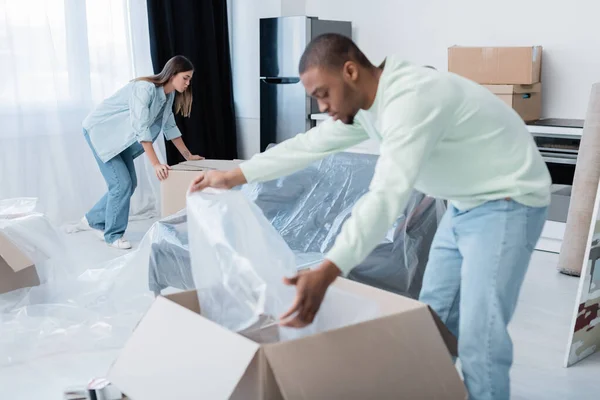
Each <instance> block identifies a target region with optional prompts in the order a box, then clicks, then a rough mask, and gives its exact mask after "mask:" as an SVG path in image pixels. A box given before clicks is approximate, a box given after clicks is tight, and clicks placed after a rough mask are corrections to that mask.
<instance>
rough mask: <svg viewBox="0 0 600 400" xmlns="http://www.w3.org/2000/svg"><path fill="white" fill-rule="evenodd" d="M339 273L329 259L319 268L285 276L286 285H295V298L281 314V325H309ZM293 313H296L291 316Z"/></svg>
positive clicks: (298, 326) (296, 326)
mask: <svg viewBox="0 0 600 400" xmlns="http://www.w3.org/2000/svg"><path fill="white" fill-rule="evenodd" d="M340 274H341V271H340V269H339V268H338V267H337V266H336V265H335V264H334V263H332V262H331V261H329V260H325V261H324V262H323V263H322V264H321V265H320V266H319V268H317V269H315V270H312V271H306V272H304V271H303V272H301V273H298V275H296V276H295V277H293V278H285V279H284V283H285V284H286V285H295V286H296V299H295V300H294V304H293V305H292V307H291V308H290V309H289V310H288V311H287V312H286V313H285V314H283V315H282V316H281V318H280V319H281V325H282V326H287V327H293V328H302V327H305V326H307V325H310V324H311V323H312V322H313V321H314V319H315V316H316V315H317V312H318V311H319V308H320V307H321V303H322V302H323V298H324V297H325V293H326V292H327V288H328V287H329V286H330V285H331V284H332V283H333V282H334V281H335V279H336V278H337V277H338V276H339V275H340ZM294 313H296V315H295V316H294V317H293V318H291V319H287V318H289V317H291V316H292V315H293V314H294Z"/></svg>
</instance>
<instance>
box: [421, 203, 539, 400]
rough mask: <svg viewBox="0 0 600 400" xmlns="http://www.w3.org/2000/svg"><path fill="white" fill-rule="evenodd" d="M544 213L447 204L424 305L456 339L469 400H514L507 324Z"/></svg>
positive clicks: (504, 206) (521, 207)
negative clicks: (468, 208) (510, 375)
mask: <svg viewBox="0 0 600 400" xmlns="http://www.w3.org/2000/svg"><path fill="white" fill-rule="evenodd" d="M546 214H547V208H546V207H543V208H532V207H527V206H524V205H522V204H519V203H517V202H515V201H512V200H499V201H492V202H488V203H485V204H483V205H481V206H479V207H476V208H474V209H471V210H468V211H459V210H458V209H456V208H455V207H453V206H452V205H449V207H448V210H447V211H446V214H445V215H444V217H443V218H442V221H441V222H440V226H439V227H438V230H437V233H436V236H435V239H434V240H433V243H432V245H431V253H430V256H429V263H428V265H427V268H426V270H425V276H424V278H423V288H422V290H421V295H420V300H421V301H422V302H424V303H426V304H429V305H430V306H431V308H432V309H433V310H435V311H436V312H437V313H438V315H439V316H440V318H441V319H442V321H444V322H445V323H446V325H447V326H448V328H449V329H450V331H451V332H452V333H453V334H454V335H456V337H457V338H458V356H459V358H460V361H461V364H462V369H463V376H464V378H465V384H466V386H467V389H468V391H469V395H470V398H471V399H475V400H484V399H494V400H496V399H498V400H500V399H502V400H505V399H506V400H508V398H509V396H510V379H509V370H510V367H511V365H512V360H513V345H512V341H511V339H510V336H509V334H508V330H507V325H508V323H509V322H510V320H511V318H512V316H513V313H514V311H515V307H516V304H517V299H518V297H519V291H520V289H521V284H522V283H523V279H524V277H525V273H526V271H527V267H528V265H529V261H530V259H531V254H532V253H533V250H534V247H535V245H536V243H537V241H538V239H539V237H540V235H541V232H542V228H543V226H544V222H545V221H546Z"/></svg>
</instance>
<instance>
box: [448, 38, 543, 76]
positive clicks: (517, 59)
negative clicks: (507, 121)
mask: <svg viewBox="0 0 600 400" xmlns="http://www.w3.org/2000/svg"><path fill="white" fill-rule="evenodd" d="M541 70H542V46H529V47H462V46H453V47H450V48H449V49H448V71H450V72H454V73H455V74H458V75H461V76H464V77H465V78H469V79H471V80H473V81H475V82H477V83H481V84H485V85H505V84H512V85H531V84H534V83H538V82H540V78H541Z"/></svg>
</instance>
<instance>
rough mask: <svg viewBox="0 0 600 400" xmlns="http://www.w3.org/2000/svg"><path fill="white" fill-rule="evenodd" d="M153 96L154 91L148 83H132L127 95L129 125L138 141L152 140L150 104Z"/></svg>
mask: <svg viewBox="0 0 600 400" xmlns="http://www.w3.org/2000/svg"><path fill="white" fill-rule="evenodd" d="M153 97H154V91H153V90H152V87H151V86H150V85H144V84H138V83H136V84H135V85H133V90H132V91H131V96H130V97H129V113H130V119H131V127H132V128H133V131H134V133H135V138H136V140H137V141H138V142H152V141H153V138H152V133H151V132H150V125H152V123H151V121H150V104H152V99H153Z"/></svg>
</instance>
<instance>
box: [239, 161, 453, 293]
mask: <svg viewBox="0 0 600 400" xmlns="http://www.w3.org/2000/svg"><path fill="white" fill-rule="evenodd" d="M377 159H378V157H377V156H375V155H370V154H359V153H339V154H335V155H332V156H329V157H327V158H326V159H324V160H322V161H319V162H316V163H314V164H313V165H311V166H309V167H308V168H306V169H304V170H302V171H299V172H296V173H294V174H292V175H289V176H286V177H283V178H280V179H277V180H274V181H270V182H265V183H258V184H252V185H246V186H245V187H243V188H242V192H243V193H245V194H246V195H247V196H248V198H250V199H251V200H253V201H254V202H255V203H256V205H258V207H260V208H261V210H262V211H263V212H264V214H265V217H266V218H267V219H268V220H269V221H270V222H271V224H273V226H274V227H275V228H276V229H277V231H278V232H279V233H280V234H281V235H282V237H283V238H284V240H285V241H286V243H287V244H288V245H289V246H290V248H291V249H292V250H294V251H295V252H311V253H321V254H325V253H327V251H328V250H329V249H330V248H331V247H332V246H333V244H334V242H335V238H336V237H337V235H338V234H339V232H340V230H341V228H342V225H343V223H344V222H345V221H346V219H348V218H349V217H350V214H351V212H352V207H353V206H354V204H356V202H357V201H358V200H359V199H360V197H361V196H363V195H364V194H365V193H366V192H367V191H368V189H369V184H370V182H371V179H372V178H373V174H374V172H375V165H376V163H377ZM444 211H445V205H444V202H443V201H442V200H436V199H432V198H430V197H427V196H425V195H424V194H422V193H420V192H418V191H413V192H412V193H411V196H410V199H409V201H408V204H407V206H406V208H405V210H404V213H403V214H402V215H401V216H399V218H398V220H397V221H396V223H395V224H394V226H393V227H392V229H390V231H389V232H388V235H387V237H386V239H385V240H384V241H383V242H382V243H380V244H379V245H378V246H377V248H376V249H375V250H374V251H373V252H372V253H371V254H370V255H369V256H368V257H367V259H366V260H365V261H364V262H363V263H361V264H360V265H359V266H357V267H356V268H355V269H354V270H353V271H352V273H351V274H350V275H349V278H350V279H353V280H357V281H359V282H362V283H366V284H369V285H372V286H376V287H379V288H382V289H386V290H390V291H393V292H395V293H398V294H402V295H406V296H410V297H413V298H417V297H418V294H419V292H420V288H421V282H422V277H423V273H424V271H425V266H426V264H427V260H428V254H429V248H430V246H431V242H432V240H433V236H434V235H435V232H436V230H437V225H438V222H439V220H440V219H441V217H442V214H443V212H444Z"/></svg>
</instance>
